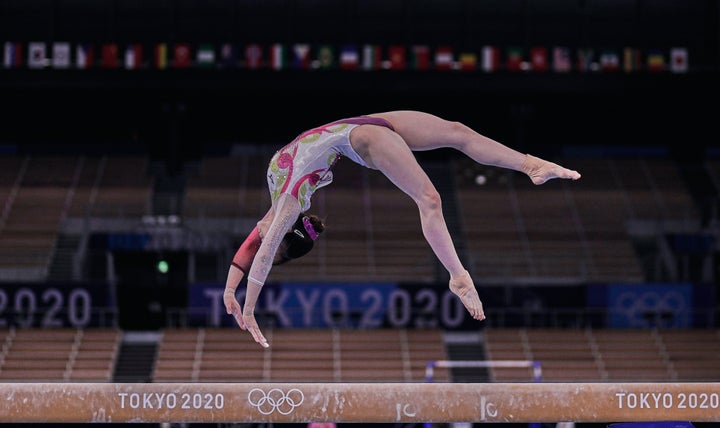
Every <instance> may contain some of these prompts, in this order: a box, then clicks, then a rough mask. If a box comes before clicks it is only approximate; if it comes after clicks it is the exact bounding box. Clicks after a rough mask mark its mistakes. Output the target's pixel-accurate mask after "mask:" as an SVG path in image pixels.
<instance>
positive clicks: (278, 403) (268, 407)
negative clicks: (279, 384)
mask: <svg viewBox="0 0 720 428" xmlns="http://www.w3.org/2000/svg"><path fill="white" fill-rule="evenodd" d="M303 401H305V395H304V394H303V392H302V391H300V390H299V389H297V388H293V389H291V390H289V391H288V392H284V391H283V390H282V389H280V388H273V389H271V390H270V391H268V392H265V391H263V390H262V389H260V388H253V389H251V390H250V392H248V403H250V405H251V406H253V407H256V408H257V409H258V411H259V412H260V413H262V414H263V415H269V414H271V413H273V412H275V411H277V412H278V413H280V414H281V415H289V414H290V413H292V411H293V410H295V408H296V407H298V406H299V405H301V404H302V403H303Z"/></svg>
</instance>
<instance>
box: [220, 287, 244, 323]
mask: <svg viewBox="0 0 720 428" xmlns="http://www.w3.org/2000/svg"><path fill="white" fill-rule="evenodd" d="M223 302H225V311H226V312H227V313H228V314H230V315H232V316H233V317H234V318H235V322H237V323H238V325H239V326H240V328H241V329H243V330H247V326H246V325H245V321H244V320H243V314H242V310H241V309H240V303H238V301H237V299H236V298H235V290H230V289H228V288H226V289H225V293H223Z"/></svg>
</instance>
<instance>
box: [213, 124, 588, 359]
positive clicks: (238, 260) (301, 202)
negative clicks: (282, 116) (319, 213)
mask: <svg viewBox="0 0 720 428" xmlns="http://www.w3.org/2000/svg"><path fill="white" fill-rule="evenodd" d="M438 148H453V149H456V150H459V151H460V152H462V153H464V154H465V155H467V156H469V157H470V158H472V159H473V160H475V162H478V163H480V164H483V165H492V166H497V167H502V168H507V169H512V170H515V171H520V172H523V173H525V174H527V175H528V177H529V178H530V180H532V182H533V183H534V184H537V185H539V184H542V183H545V182H546V181H548V180H550V179H553V178H563V179H571V180H577V179H579V178H580V174H579V173H578V172H577V171H574V170H570V169H567V168H564V167H562V166H560V165H557V164H555V163H552V162H548V161H545V160H543V159H540V158H537V157H534V156H531V155H529V154H523V153H520V152H518V151H516V150H514V149H511V148H509V147H507V146H504V145H502V144H500V143H498V142H497V141H494V140H492V139H490V138H488V137H485V136H483V135H481V134H479V133H478V132H476V131H474V130H473V129H471V128H469V127H468V126H466V125H464V124H462V123H460V122H455V121H448V120H445V119H442V118H440V117H437V116H435V115H432V114H429V113H424V112H420V111H408V110H401V111H388V112H384V113H375V114H370V115H366V116H359V117H351V118H346V119H341V120H338V121H335V122H332V123H329V124H326V125H323V126H320V127H318V128H314V129H311V130H309V131H306V132H303V133H302V134H300V135H299V136H298V137H297V138H295V139H294V140H293V141H292V142H291V143H290V144H288V145H287V146H285V147H283V148H282V149H280V150H278V151H277V153H275V155H274V156H273V158H272V159H271V161H270V165H269V167H268V170H267V173H268V176H267V182H268V187H269V190H270V195H271V200H272V206H271V207H270V209H269V210H268V212H267V213H266V214H265V216H264V217H263V218H262V219H261V220H260V221H259V222H258V223H257V227H256V228H255V229H254V230H253V231H252V232H251V233H250V235H249V236H248V238H247V239H246V240H245V242H244V243H243V244H242V246H241V247H240V248H239V249H238V251H237V253H236V254H235V257H234V259H233V263H232V264H231V266H230V268H229V271H228V276H227V281H226V284H225V292H224V296H223V300H224V303H225V309H226V311H227V313H228V314H232V315H233V316H234V317H235V320H236V321H237V323H238V325H239V326H240V328H242V329H243V330H248V331H249V332H250V334H252V337H253V339H255V341H256V342H257V343H258V344H260V345H261V346H263V347H265V348H267V347H268V346H269V344H268V342H267V340H266V339H265V337H264V336H263V334H262V332H261V331H260V328H259V327H258V324H257V322H256V320H255V314H254V311H255V304H256V303H257V299H258V296H259V295H260V292H261V290H262V286H263V284H264V283H265V280H266V279H267V277H268V274H269V273H270V269H271V268H272V266H273V264H279V263H283V262H285V261H287V260H289V259H292V258H296V257H299V256H301V255H303V254H305V253H307V251H309V250H310V248H312V243H313V241H314V240H315V239H317V237H318V235H319V234H320V233H321V232H322V231H323V229H324V225H323V224H322V222H320V221H319V219H318V218H317V217H316V216H310V215H307V214H305V213H306V211H307V209H308V208H309V207H310V199H311V197H312V195H313V193H314V192H315V191H316V190H317V189H319V188H321V187H323V186H326V185H328V184H330V182H331V181H332V179H333V176H332V169H333V167H334V166H335V164H336V162H337V161H338V160H339V159H340V158H342V157H346V158H349V159H350V160H352V161H353V162H356V163H358V164H360V165H363V166H365V167H367V168H371V169H376V170H379V171H381V172H382V173H383V174H385V176H386V177H387V178H388V179H389V180H390V181H391V182H392V183H393V184H395V186H397V187H398V188H399V189H400V190H402V191H403V192H405V193H406V194H407V195H408V196H410V197H411V198H412V199H413V200H414V201H415V203H416V204H417V206H418V210H419V212H420V222H421V226H422V231H423V235H424V237H425V239H426V240H427V242H428V243H429V244H430V247H431V248H432V250H433V252H434V253H435V255H436V256H437V258H438V259H439V260H440V262H441V263H442V265H443V266H444V267H445V269H447V271H448V273H449V274H450V283H449V287H450V290H451V291H452V292H453V293H454V294H455V295H457V296H458V297H459V298H460V300H461V301H462V303H463V305H464V306H465V308H466V309H467V311H468V312H469V313H470V315H471V316H472V317H473V318H474V319H476V320H479V321H482V320H484V319H485V314H484V311H483V306H482V303H481V301H480V298H479V296H478V293H477V290H476V289H475V284H474V283H473V280H472V278H471V277H470V275H469V273H468V272H467V270H466V269H465V267H464V266H463V265H462V263H461V262H460V259H459V258H458V255H457V253H456V251H455V246H454V245H453V241H452V238H451V237H450V233H449V232H448V229H447V226H446V224H445V219H444V217H443V213H442V204H441V200H440V195H439V193H438V191H437V190H436V189H435V186H434V185H433V184H432V182H431V181H430V179H429V178H428V176H427V174H426V173H425V172H424V171H423V169H422V168H421V167H420V165H419V164H418V162H417V160H416V159H415V156H414V155H413V153H412V152H413V151H424V150H432V149H438ZM246 274H247V289H246V293H245V304H244V306H243V308H242V309H241V308H240V304H239V303H238V301H237V299H236V297H235V290H236V288H237V286H238V284H239V283H240V281H241V280H242V278H243V277H244V276H245V275H246Z"/></svg>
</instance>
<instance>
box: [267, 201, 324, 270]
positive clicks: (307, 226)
mask: <svg viewBox="0 0 720 428" xmlns="http://www.w3.org/2000/svg"><path fill="white" fill-rule="evenodd" d="M324 231H325V224H324V223H323V222H322V220H320V217H318V216H316V215H314V214H307V213H300V215H299V216H298V218H297V220H296V221H295V223H294V224H293V226H292V229H291V230H290V232H288V233H286V234H285V236H284V237H283V240H282V243H281V244H280V247H279V248H278V256H279V257H276V261H275V263H274V264H276V265H280V264H283V263H286V262H288V261H290V260H292V259H297V258H300V257H302V256H304V255H305V254H307V253H309V252H310V250H312V248H313V246H314V245H315V240H316V239H317V238H318V236H319V235H320V234H321V233H323V232H324Z"/></svg>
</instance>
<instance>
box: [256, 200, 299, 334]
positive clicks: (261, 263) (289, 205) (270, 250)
mask: <svg viewBox="0 0 720 428" xmlns="http://www.w3.org/2000/svg"><path fill="white" fill-rule="evenodd" d="M272 211H273V213H274V216H273V217H272V223H271V224H270V227H269V228H268V231H267V233H266V234H265V236H263V237H262V243H261V244H260V248H259V249H258V252H257V254H256V255H255V258H254V259H253V262H252V266H250V272H248V278H247V289H246V292H245V304H244V306H243V311H242V319H243V322H244V324H245V327H246V328H247V330H248V331H249V332H250V334H252V336H253V339H255V341H256V342H257V343H259V344H260V345H261V346H262V347H264V348H267V347H269V346H270V345H269V344H268V342H267V339H265V336H263V334H262V332H261V331H260V327H259V326H258V324H257V321H256V320H255V305H256V304H257V300H258V297H259V296H260V292H261V291H262V287H263V285H264V284H265V280H266V279H267V277H268V275H269V274H270V269H272V266H273V260H274V258H275V253H276V252H277V249H278V247H279V246H280V243H281V242H282V239H283V237H284V236H285V233H286V232H287V231H288V230H290V228H291V227H292V225H293V223H294V222H295V220H296V219H297V217H298V215H300V212H301V209H300V203H299V202H298V200H297V199H295V198H294V197H293V196H291V195H289V194H282V195H280V196H279V197H278V199H277V200H275V203H274V204H273V209H272Z"/></svg>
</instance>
